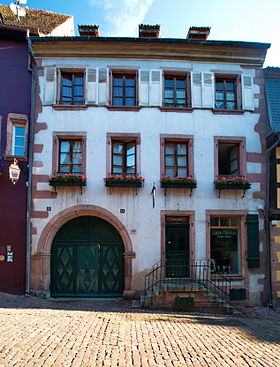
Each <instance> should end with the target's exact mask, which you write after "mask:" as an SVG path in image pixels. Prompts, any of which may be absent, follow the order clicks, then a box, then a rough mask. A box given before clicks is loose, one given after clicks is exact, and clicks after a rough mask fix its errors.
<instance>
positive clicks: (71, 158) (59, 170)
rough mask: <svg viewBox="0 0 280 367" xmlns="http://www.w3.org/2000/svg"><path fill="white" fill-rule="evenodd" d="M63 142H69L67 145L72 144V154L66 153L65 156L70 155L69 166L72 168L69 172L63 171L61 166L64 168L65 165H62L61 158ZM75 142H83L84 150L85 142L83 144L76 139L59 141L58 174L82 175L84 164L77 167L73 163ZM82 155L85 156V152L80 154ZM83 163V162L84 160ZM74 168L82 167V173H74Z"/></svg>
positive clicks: (80, 140)
mask: <svg viewBox="0 0 280 367" xmlns="http://www.w3.org/2000/svg"><path fill="white" fill-rule="evenodd" d="M63 142H67V143H70V152H69V153H64V154H68V155H69V158H70V163H69V164H67V166H70V171H69V172H63V171H61V166H63V164H61V163H60V157H61V154H62V152H61V143H63ZM74 142H81V146H82V149H83V142H82V139H76V138H73V139H59V152H58V172H59V173H60V174H72V175H75V174H82V173H83V172H82V167H83V164H82V163H81V164H79V165H77V164H76V165H75V164H74V163H73V154H74V152H73V143H74ZM79 153H81V154H82V156H83V150H82V151H81V152H79ZM82 161H83V158H82ZM74 166H80V167H81V171H80V172H73V167H74Z"/></svg>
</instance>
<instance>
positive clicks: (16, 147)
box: [13, 125, 26, 157]
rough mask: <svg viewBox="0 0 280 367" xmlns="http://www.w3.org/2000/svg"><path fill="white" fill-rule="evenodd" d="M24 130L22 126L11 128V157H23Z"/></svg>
mask: <svg viewBox="0 0 280 367" xmlns="http://www.w3.org/2000/svg"><path fill="white" fill-rule="evenodd" d="M25 140H26V128H25V126H22V125H14V126H13V155H15V156H17V157H24V156H25Z"/></svg>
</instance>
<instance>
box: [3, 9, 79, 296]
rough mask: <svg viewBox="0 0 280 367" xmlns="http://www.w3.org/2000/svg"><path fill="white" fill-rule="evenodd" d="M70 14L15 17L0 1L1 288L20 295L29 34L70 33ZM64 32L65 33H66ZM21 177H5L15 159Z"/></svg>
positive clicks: (33, 12)
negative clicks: (17, 179)
mask: <svg viewBox="0 0 280 367" xmlns="http://www.w3.org/2000/svg"><path fill="white" fill-rule="evenodd" d="M73 29H74V27H73V17H70V16H61V15H60V14H55V13H50V12H46V11H40V10H36V9H26V15H25V16H19V17H18V16H17V15H16V14H14V13H13V11H12V10H11V8H10V7H9V6H4V5H0V47H1V57H0V65H1V89H0V99H1V100H0V126H1V129H0V133H1V135H0V154H1V155H0V192H1V208H0V217H1V231H0V290H1V291H6V292H11V293H20V294H22V293H24V292H25V280H26V238H27V231H26V228H27V223H26V218H27V190H28V186H27V184H28V150H29V145H28V141H29V129H30V110H31V90H32V88H31V85H32V70H31V64H30V53H29V50H28V41H27V38H28V36H30V35H33V36H34V35H49V34H52V32H54V34H60V35H73V34H74V33H73ZM67 32H68V33H67ZM15 158H16V160H17V161H18V165H19V168H20V170H21V174H20V179H19V181H18V182H17V183H16V184H15V185H13V184H12V182H11V181H10V179H9V166H10V165H11V163H13V161H14V159H15Z"/></svg>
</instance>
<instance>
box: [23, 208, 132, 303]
mask: <svg viewBox="0 0 280 367" xmlns="http://www.w3.org/2000/svg"><path fill="white" fill-rule="evenodd" d="M81 216H93V217H97V218H100V219H103V220H104V221H106V222H108V223H110V224H111V225H112V226H113V227H114V228H115V230H116V231H117V232H118V234H119V236H120V238H121V240H122V243H123V246H124V254H123V261H124V291H123V296H124V297H126V298H132V297H133V295H134V291H132V290H131V277H132V259H133V258H135V253H134V252H133V250H132V243H131V239H130V236H129V234H128V232H127V230H126V229H125V227H124V226H123V224H122V223H121V222H120V220H119V219H118V218H117V217H116V216H115V215H114V214H112V213H111V212H110V211H108V210H107V209H104V208H101V207H98V206H95V205H76V206H73V207H71V208H67V209H65V210H63V211H61V212H59V213H58V214H56V215H55V216H54V217H53V218H52V219H51V220H50V221H49V222H48V223H47V225H46V226H45V227H44V229H43V231H42V233H41V236H40V239H39V242H38V246H37V251H36V252H34V253H33V254H32V255H31V279H30V283H31V292H32V293H34V294H43V293H45V294H49V290H50V273H51V272H50V270H51V268H50V259H51V246H52V243H53V240H54V239H55V236H56V234H57V233H58V231H59V230H60V228H61V227H62V226H63V225H64V224H65V223H67V222H69V221H70V220H71V219H73V218H78V217H81Z"/></svg>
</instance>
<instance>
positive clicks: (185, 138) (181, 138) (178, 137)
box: [160, 134, 194, 177]
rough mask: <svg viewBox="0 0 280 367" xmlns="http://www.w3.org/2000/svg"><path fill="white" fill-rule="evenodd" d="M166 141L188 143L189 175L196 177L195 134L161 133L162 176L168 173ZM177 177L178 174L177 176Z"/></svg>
mask: <svg viewBox="0 0 280 367" xmlns="http://www.w3.org/2000/svg"><path fill="white" fill-rule="evenodd" d="M166 143H174V144H176V143H177V144H186V146H187V177H188V176H192V177H194V151H193V136H192V135H184V134H161V135H160V176H161V177H162V176H163V175H165V174H166V165H165V147H166ZM175 177H177V176H175Z"/></svg>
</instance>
